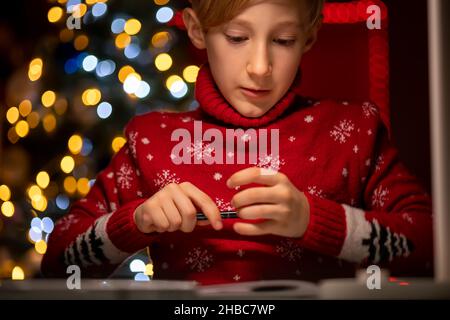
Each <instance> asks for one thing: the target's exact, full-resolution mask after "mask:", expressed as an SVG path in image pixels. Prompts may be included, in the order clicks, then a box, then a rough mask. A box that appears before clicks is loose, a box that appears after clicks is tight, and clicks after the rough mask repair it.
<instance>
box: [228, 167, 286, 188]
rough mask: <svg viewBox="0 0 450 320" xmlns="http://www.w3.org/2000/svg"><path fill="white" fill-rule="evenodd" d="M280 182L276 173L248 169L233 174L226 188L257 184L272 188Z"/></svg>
mask: <svg viewBox="0 0 450 320" xmlns="http://www.w3.org/2000/svg"><path fill="white" fill-rule="evenodd" d="M279 181H280V177H279V174H278V172H277V171H273V170H269V169H264V168H259V167H250V168H246V169H243V170H241V171H238V172H236V173H234V174H233V175H232V176H231V177H230V178H229V179H228V180H227V186H228V188H235V187H237V186H242V185H245V184H250V183H259V184H264V185H268V186H273V185H275V184H277V183H278V182H279Z"/></svg>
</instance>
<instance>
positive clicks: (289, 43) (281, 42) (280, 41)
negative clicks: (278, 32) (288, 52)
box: [274, 39, 295, 47]
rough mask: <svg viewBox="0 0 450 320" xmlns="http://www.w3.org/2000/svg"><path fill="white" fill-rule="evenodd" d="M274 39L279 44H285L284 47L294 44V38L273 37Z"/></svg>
mask: <svg viewBox="0 0 450 320" xmlns="http://www.w3.org/2000/svg"><path fill="white" fill-rule="evenodd" d="M274 41H275V42H276V43H278V44H279V45H282V46H286V47H290V46H292V45H294V43H295V39H275V40H274Z"/></svg>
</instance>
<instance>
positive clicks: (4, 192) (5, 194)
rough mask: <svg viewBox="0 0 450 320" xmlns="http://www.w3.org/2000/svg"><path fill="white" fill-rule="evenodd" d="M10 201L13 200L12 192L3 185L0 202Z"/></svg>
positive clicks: (0, 187) (0, 190) (0, 189)
mask: <svg viewBox="0 0 450 320" xmlns="http://www.w3.org/2000/svg"><path fill="white" fill-rule="evenodd" d="M9 199H11V190H9V187H8V186H7V185H6V184H2V185H1V186H0V200H2V201H8V200H9Z"/></svg>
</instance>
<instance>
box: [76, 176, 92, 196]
mask: <svg viewBox="0 0 450 320" xmlns="http://www.w3.org/2000/svg"><path fill="white" fill-rule="evenodd" d="M89 189H90V187H89V179H87V178H80V179H78V181H77V190H78V193H79V194H80V195H82V196H85V195H87V194H88V192H89Z"/></svg>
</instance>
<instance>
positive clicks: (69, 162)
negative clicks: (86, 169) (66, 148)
mask: <svg viewBox="0 0 450 320" xmlns="http://www.w3.org/2000/svg"><path fill="white" fill-rule="evenodd" d="M60 165H61V170H62V171H63V172H65V173H71V172H72V171H73V169H74V168H75V160H73V158H72V157H71V156H65V157H64V158H62V160H61V163H60Z"/></svg>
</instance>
